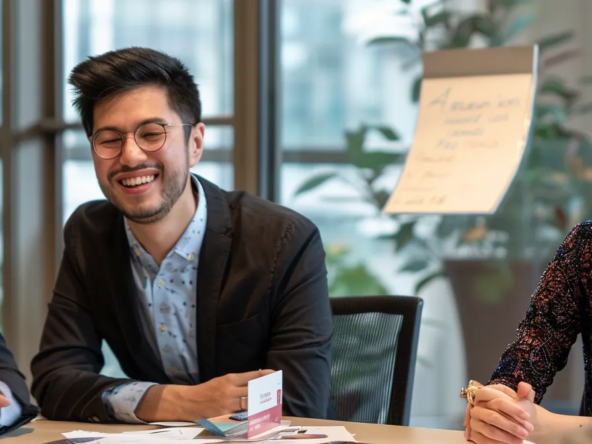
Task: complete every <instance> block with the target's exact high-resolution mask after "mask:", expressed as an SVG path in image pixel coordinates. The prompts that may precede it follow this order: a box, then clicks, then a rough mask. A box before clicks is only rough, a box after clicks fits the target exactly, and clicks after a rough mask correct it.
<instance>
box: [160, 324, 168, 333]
mask: <svg viewBox="0 0 592 444" xmlns="http://www.w3.org/2000/svg"><path fill="white" fill-rule="evenodd" d="M160 331H161V332H163V333H164V332H165V331H167V326H166V325H164V324H160Z"/></svg>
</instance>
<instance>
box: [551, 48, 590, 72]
mask: <svg viewBox="0 0 592 444" xmlns="http://www.w3.org/2000/svg"><path fill="white" fill-rule="evenodd" d="M580 55H581V53H580V51H578V50H575V49H573V50H570V51H563V52H561V53H559V54H556V55H554V56H553V57H547V58H545V59H544V60H543V61H542V65H543V66H544V67H545V68H551V67H553V66H557V65H559V64H561V63H565V62H567V61H568V60H571V59H575V58H576V57H579V56H580Z"/></svg>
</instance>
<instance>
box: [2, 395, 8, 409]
mask: <svg viewBox="0 0 592 444" xmlns="http://www.w3.org/2000/svg"><path fill="white" fill-rule="evenodd" d="M9 405H10V401H9V400H8V398H6V396H4V395H2V394H0V408H2V407H8V406H9Z"/></svg>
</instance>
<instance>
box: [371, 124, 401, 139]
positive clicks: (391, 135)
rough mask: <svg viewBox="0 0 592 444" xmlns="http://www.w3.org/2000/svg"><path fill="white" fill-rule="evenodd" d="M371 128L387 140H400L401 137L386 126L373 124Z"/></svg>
mask: <svg viewBox="0 0 592 444" xmlns="http://www.w3.org/2000/svg"><path fill="white" fill-rule="evenodd" d="M372 128H374V129H375V130H377V131H379V132H380V134H382V136H383V137H384V138H385V139H387V140H393V141H395V140H401V137H400V136H399V135H398V134H397V133H396V132H395V131H394V130H393V129H391V128H389V127H388V126H378V125H375V126H373V127H372Z"/></svg>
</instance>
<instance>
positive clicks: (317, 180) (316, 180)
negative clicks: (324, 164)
mask: <svg viewBox="0 0 592 444" xmlns="http://www.w3.org/2000/svg"><path fill="white" fill-rule="evenodd" d="M337 176H338V174H337V173H322V174H319V175H317V176H313V177H311V178H309V179H308V180H306V181H305V182H304V183H303V184H302V185H300V186H299V187H298V189H297V190H296V192H295V193H294V196H299V195H301V194H304V193H306V192H308V191H311V190H314V189H315V188H317V187H319V186H320V185H322V184H324V183H325V182H327V181H328V180H329V179H333V178H335V177H337Z"/></svg>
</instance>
